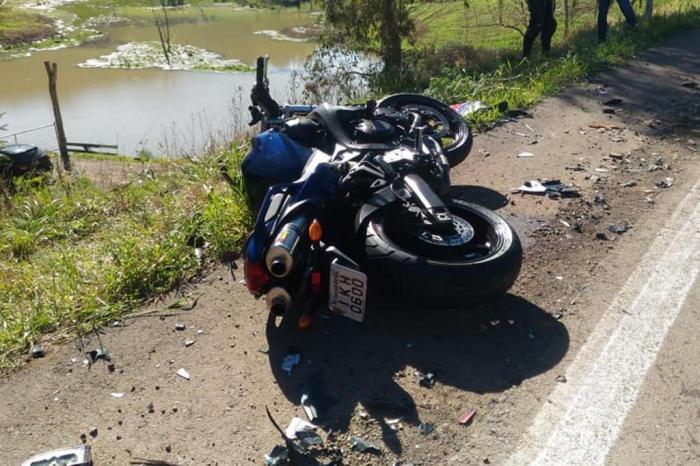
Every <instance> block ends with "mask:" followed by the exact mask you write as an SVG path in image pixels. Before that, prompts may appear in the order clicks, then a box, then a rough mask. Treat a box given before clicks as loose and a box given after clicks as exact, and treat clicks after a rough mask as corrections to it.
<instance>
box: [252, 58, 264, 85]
mask: <svg viewBox="0 0 700 466" xmlns="http://www.w3.org/2000/svg"><path fill="white" fill-rule="evenodd" d="M266 61H267V60H266V58H265V57H258V61H257V66H256V69H255V84H257V85H258V86H259V87H260V88H262V87H265V77H266V76H265V74H266V73H265V71H266V70H265V68H267V66H266V65H267V63H266Z"/></svg>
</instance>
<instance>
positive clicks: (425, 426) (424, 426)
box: [418, 422, 435, 435]
mask: <svg viewBox="0 0 700 466" xmlns="http://www.w3.org/2000/svg"><path fill="white" fill-rule="evenodd" d="M434 430H435V427H434V426H433V425H432V424H429V423H426V422H421V423H420V424H418V431H419V432H420V433H421V434H423V435H430V434H431V433H433V431H434Z"/></svg>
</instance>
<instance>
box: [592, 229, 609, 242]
mask: <svg viewBox="0 0 700 466" xmlns="http://www.w3.org/2000/svg"><path fill="white" fill-rule="evenodd" d="M595 239H599V240H601V241H607V240H608V235H606V234H605V232H604V231H599V232H597V233H596V234H595Z"/></svg>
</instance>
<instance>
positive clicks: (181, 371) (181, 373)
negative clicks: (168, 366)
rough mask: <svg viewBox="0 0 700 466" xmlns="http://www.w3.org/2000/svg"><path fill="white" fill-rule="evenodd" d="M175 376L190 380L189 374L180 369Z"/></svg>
mask: <svg viewBox="0 0 700 466" xmlns="http://www.w3.org/2000/svg"><path fill="white" fill-rule="evenodd" d="M177 375H179V376H180V377H182V378H183V379H185V380H190V373H189V372H187V371H186V370H185V369H180V370H179V371H177Z"/></svg>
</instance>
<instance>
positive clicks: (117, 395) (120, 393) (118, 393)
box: [112, 392, 124, 398]
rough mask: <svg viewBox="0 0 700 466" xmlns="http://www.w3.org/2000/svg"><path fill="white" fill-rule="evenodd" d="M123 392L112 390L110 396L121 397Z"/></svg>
mask: <svg viewBox="0 0 700 466" xmlns="http://www.w3.org/2000/svg"><path fill="white" fill-rule="evenodd" d="M123 397H124V394H123V393H122V392H114V393H112V398H123Z"/></svg>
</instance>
